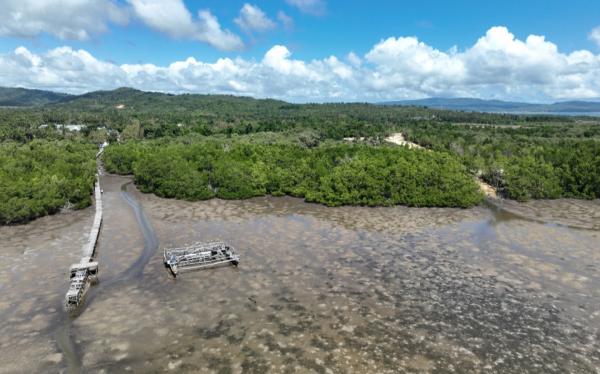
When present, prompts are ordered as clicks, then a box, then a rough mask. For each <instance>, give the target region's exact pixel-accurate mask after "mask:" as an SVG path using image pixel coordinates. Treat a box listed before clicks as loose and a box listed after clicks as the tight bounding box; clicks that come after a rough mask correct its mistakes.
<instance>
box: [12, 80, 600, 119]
mask: <svg viewBox="0 0 600 374" xmlns="http://www.w3.org/2000/svg"><path fill="white" fill-rule="evenodd" d="M215 102H220V105H221V106H223V108H222V109H223V110H226V109H227V107H228V106H232V105H234V106H236V105H239V106H242V107H248V109H251V108H254V107H255V106H257V105H265V104H266V105H267V106H281V105H286V104H287V103H285V102H283V101H279V100H270V99H266V100H256V99H253V98H250V97H236V96H229V95H201V94H181V95H173V94H166V93H160V92H145V91H140V90H136V89H133V88H127V87H124V88H118V89H116V90H112V91H94V92H89V93H86V94H83V95H69V94H65V93H57V92H52V91H43V90H31V89H26V88H10V87H0V107H2V106H4V107H7V106H8V107H27V106H43V105H58V106H61V107H66V108H71V109H74V108H77V109H84V110H97V109H106V108H116V109H129V108H135V109H137V110H146V109H148V108H159V107H161V106H164V105H167V106H169V107H174V108H176V109H178V110H193V109H198V108H201V107H202V106H203V105H204V104H206V103H211V104H214V103H215ZM379 104H380V105H389V106H417V107H428V108H433V109H448V110H461V111H469V112H491V113H515V114H524V113H541V114H572V115H596V116H598V115H600V102H592V101H564V102H558V103H553V104H530V103H521V102H512V101H501V100H481V99H470V98H456V99H451V98H430V99H420V100H403V101H389V102H383V103H379ZM288 105H289V106H294V105H293V104H288ZM237 109H240V108H237Z"/></svg>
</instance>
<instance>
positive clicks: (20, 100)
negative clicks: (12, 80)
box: [0, 87, 71, 107]
mask: <svg viewBox="0 0 600 374" xmlns="http://www.w3.org/2000/svg"><path fill="white" fill-rule="evenodd" d="M69 97H71V95H67V94H62V93H56V92H51V91H42V90H28V89H26V88H11V87H0V106H15V107H17V106H33V105H44V104H50V103H57V102H59V101H63V100H66V99H68V98H69Z"/></svg>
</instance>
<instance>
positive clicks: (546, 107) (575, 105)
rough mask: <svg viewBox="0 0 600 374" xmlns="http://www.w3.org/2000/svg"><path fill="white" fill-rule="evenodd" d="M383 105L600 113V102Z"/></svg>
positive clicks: (478, 101) (425, 101)
mask: <svg viewBox="0 0 600 374" xmlns="http://www.w3.org/2000/svg"><path fill="white" fill-rule="evenodd" d="M380 104H382V105H399V106H420V107H428V108H434V109H449V110H463V111H468V112H492V113H547V114H565V113H569V114H581V115H586V114H590V113H594V114H597V113H600V102H593V101H563V102H557V103H553V104H529V103H521V102H513V101H501V100H481V99H470V98H456V99H446V98H430V99H420V100H402V101H389V102H384V103H380Z"/></svg>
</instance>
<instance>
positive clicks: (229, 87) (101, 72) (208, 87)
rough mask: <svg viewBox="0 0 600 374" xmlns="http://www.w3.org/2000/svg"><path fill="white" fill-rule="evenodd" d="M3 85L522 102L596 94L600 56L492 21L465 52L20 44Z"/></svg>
mask: <svg viewBox="0 0 600 374" xmlns="http://www.w3.org/2000/svg"><path fill="white" fill-rule="evenodd" d="M0 82H2V84H3V85H6V86H24V87H30V88H42V89H53V90H59V91H65V92H72V93H81V92H85V91H91V90H97V89H112V88H116V87H119V86H131V87H135V88H139V89H144V90H153V91H166V92H175V93H180V92H198V93H225V94H234V95H250V96H255V97H274V98H280V99H285V100H290V101H296V102H307V101H355V100H356V101H380V100H393V99H404V98H420V97H428V96H450V97H451V96H454V97H457V96H462V97H465V96H466V97H479V98H497V99H508V100H525V101H553V100H562V99H599V98H600V55H598V54H594V53H592V52H590V51H586V50H580V51H575V52H571V53H568V54H566V53H561V52H560V51H559V49H558V47H557V46H556V45H555V44H553V43H552V42H550V41H547V40H546V39H545V38H544V37H543V36H536V35H530V36H529V37H527V38H526V39H525V40H519V39H517V38H515V36H514V35H513V34H511V33H510V32H509V31H508V29H506V28H505V27H493V28H491V29H490V30H488V31H487V33H486V34H485V35H484V36H482V37H481V38H479V40H477V42H476V43H475V44H473V45H472V46H471V47H469V48H466V49H464V50H459V49H458V48H452V49H450V50H449V51H441V50H438V49H436V48H434V47H432V46H430V45H427V44H425V43H423V42H421V41H419V40H418V39H417V38H416V37H411V36H408V37H392V38H387V39H384V40H381V41H380V42H379V43H377V44H375V45H374V46H373V47H372V48H371V49H370V51H368V52H367V53H366V54H365V55H364V56H358V55H356V54H355V53H350V54H348V55H347V56H344V58H343V59H340V58H337V57H335V56H329V57H325V58H323V59H315V60H306V61H305V60H301V59H296V58H294V57H293V55H292V52H291V51H290V50H289V49H288V48H287V47H285V46H282V45H275V46H273V47H272V48H271V49H269V50H268V51H266V53H265V54H264V56H263V57H262V59H259V60H254V59H242V58H235V59H230V58H221V59H218V60H216V61H215V62H203V61H199V60H196V59H195V58H193V57H190V58H188V59H186V60H183V61H175V62H173V63H171V64H169V65H167V66H157V65H153V64H124V65H116V64H114V63H110V62H106V61H102V60H99V59H97V58H95V57H94V56H92V55H91V54H90V53H88V52H86V51H84V50H74V49H72V48H69V47H61V48H56V49H52V50H49V51H47V52H46V53H43V54H35V53H33V52H31V51H29V50H27V49H26V48H24V47H19V48H17V49H15V50H14V51H13V52H10V53H8V54H4V55H0Z"/></svg>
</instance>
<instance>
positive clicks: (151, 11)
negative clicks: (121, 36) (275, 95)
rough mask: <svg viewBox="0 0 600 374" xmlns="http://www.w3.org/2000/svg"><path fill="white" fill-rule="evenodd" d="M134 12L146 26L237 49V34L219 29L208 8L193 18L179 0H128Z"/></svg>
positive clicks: (239, 44) (185, 37)
mask: <svg viewBox="0 0 600 374" xmlns="http://www.w3.org/2000/svg"><path fill="white" fill-rule="evenodd" d="M128 2H129V4H130V5H131V7H132V9H133V13H134V15H135V16H136V17H137V18H139V19H140V20H141V21H142V22H143V23H145V24H146V25H147V26H148V27H150V28H153V29H155V30H157V31H159V32H162V33H165V34H167V35H169V36H170V37H172V38H178V39H190V40H198V41H202V42H205V43H208V44H210V45H212V46H213V47H215V48H218V49H221V50H225V51H232V50H239V49H241V48H242V47H243V46H244V43H243V42H242V40H241V39H240V37H239V36H237V35H235V34H234V33H232V32H231V31H229V30H226V29H223V28H222V27H221V25H220V24H219V21H218V19H217V17H215V16H214V15H213V14H212V13H210V11H208V10H201V11H199V12H198V18H197V19H195V20H194V19H193V17H192V14H191V13H190V11H189V10H188V9H187V8H186V6H185V4H184V3H183V1H182V0H128Z"/></svg>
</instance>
